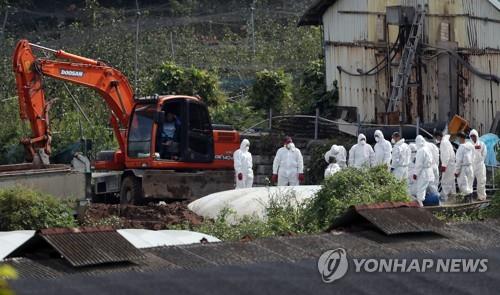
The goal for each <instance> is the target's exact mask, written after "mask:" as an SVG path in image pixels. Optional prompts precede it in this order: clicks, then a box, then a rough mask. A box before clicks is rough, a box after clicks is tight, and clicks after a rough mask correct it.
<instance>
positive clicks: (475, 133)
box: [469, 129, 479, 140]
mask: <svg viewBox="0 0 500 295" xmlns="http://www.w3.org/2000/svg"><path fill="white" fill-rule="evenodd" d="M472 136H476V139H477V140H479V133H478V132H477V130H476V129H472V130H471V131H470V133H469V137H470V138H471V140H472Z"/></svg>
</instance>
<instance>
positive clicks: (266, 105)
mask: <svg viewBox="0 0 500 295" xmlns="http://www.w3.org/2000/svg"><path fill="white" fill-rule="evenodd" d="M290 97H291V80H290V77H289V76H288V75H287V74H286V73H285V72H284V71H283V70H279V71H269V70H263V71H260V72H257V76H256V80H255V83H254V84H253V86H252V89H251V92H250V97H249V98H250V103H251V105H252V106H253V107H254V108H255V109H261V110H266V111H267V110H269V109H270V108H272V109H273V110H275V111H277V112H280V111H281V110H282V109H283V108H284V107H285V106H286V104H287V102H288V101H289V100H290Z"/></svg>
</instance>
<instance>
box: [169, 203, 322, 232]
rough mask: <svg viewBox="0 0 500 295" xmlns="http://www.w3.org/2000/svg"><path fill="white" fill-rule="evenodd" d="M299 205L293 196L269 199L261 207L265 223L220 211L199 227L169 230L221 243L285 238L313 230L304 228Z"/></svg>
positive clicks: (176, 227)
mask: <svg viewBox="0 0 500 295" xmlns="http://www.w3.org/2000/svg"><path fill="white" fill-rule="evenodd" d="M303 211H304V206H303V204H299V203H298V202H297V199H296V198H295V196H294V195H290V194H283V195H279V196H272V198H271V200H270V202H269V205H268V206H267V208H265V215H266V218H265V220H261V219H259V218H257V217H255V216H245V217H243V218H239V219H238V218H236V217H235V212H233V211H231V210H230V209H227V208H226V209H223V210H221V212H220V213H219V215H218V216H217V218H215V219H214V220H205V221H204V222H203V223H202V224H200V225H191V224H186V223H184V224H180V225H176V226H173V227H170V229H189V230H194V231H197V232H202V233H205V234H209V235H212V236H215V237H217V238H219V239H221V240H223V241H238V240H241V239H243V238H245V237H250V238H252V239H256V238H265V237H274V236H287V235H293V234H300V233H305V232H312V231H314V230H315V229H313V228H312V227H309V226H307V227H306V226H304V223H303Z"/></svg>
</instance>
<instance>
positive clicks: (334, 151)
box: [330, 144, 339, 156]
mask: <svg viewBox="0 0 500 295" xmlns="http://www.w3.org/2000/svg"><path fill="white" fill-rule="evenodd" d="M338 153H339V146H338V145H336V144H334V145H332V147H331V148H330V155H332V156H335V155H336V154H338Z"/></svg>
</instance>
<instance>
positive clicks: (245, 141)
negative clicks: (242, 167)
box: [240, 139, 250, 152]
mask: <svg viewBox="0 0 500 295" xmlns="http://www.w3.org/2000/svg"><path fill="white" fill-rule="evenodd" d="M249 147H250V141H249V140H248V139H243V140H242V141H241V144H240V150H242V151H245V152H246V151H248V148H249Z"/></svg>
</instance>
